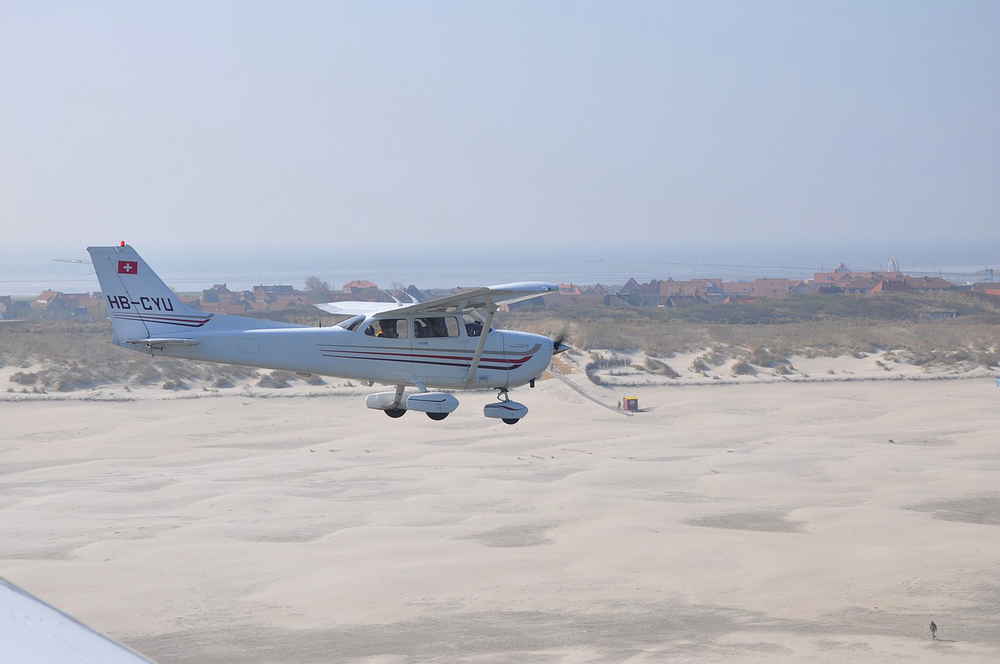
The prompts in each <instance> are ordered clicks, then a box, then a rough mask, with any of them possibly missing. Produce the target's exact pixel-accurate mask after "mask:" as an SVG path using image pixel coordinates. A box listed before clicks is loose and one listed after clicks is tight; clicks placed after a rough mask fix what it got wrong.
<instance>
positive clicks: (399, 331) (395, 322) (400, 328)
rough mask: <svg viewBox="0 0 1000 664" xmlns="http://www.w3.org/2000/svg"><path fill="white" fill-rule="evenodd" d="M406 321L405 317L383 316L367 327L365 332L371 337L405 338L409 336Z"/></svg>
mask: <svg viewBox="0 0 1000 664" xmlns="http://www.w3.org/2000/svg"><path fill="white" fill-rule="evenodd" d="M406 322H407V321H406V319H405V318H383V319H381V320H375V321H372V322H371V324H370V325H369V326H368V327H366V328H365V334H367V335H368V336H369V337H382V338H385V339H405V338H406V337H407V325H406Z"/></svg>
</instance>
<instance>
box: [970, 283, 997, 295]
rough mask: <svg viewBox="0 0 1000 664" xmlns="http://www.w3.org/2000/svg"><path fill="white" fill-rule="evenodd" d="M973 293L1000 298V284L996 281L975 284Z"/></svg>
mask: <svg viewBox="0 0 1000 664" xmlns="http://www.w3.org/2000/svg"><path fill="white" fill-rule="evenodd" d="M972 292H973V293H982V294H983V295H995V296H997V297H1000V283H998V282H995V281H994V282H989V283H983V284H973V285H972Z"/></svg>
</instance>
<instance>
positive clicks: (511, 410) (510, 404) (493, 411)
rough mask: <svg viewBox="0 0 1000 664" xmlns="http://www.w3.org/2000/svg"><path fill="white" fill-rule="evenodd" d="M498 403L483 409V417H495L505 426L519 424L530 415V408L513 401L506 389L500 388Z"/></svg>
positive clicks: (498, 390)
mask: <svg viewBox="0 0 1000 664" xmlns="http://www.w3.org/2000/svg"><path fill="white" fill-rule="evenodd" d="M496 390H497V403H491V404H488V405H487V406H486V407H485V408H483V415H485V416H486V417H495V418H496V419H498V420H500V421H501V422H503V423H504V424H517V423H518V422H520V421H521V418H522V417H524V416H525V415H527V414H528V407H527V406H525V405H524V404H521V403H518V402H516V401H511V399H510V395H509V394H508V393H507V388H506V387H498V388H496Z"/></svg>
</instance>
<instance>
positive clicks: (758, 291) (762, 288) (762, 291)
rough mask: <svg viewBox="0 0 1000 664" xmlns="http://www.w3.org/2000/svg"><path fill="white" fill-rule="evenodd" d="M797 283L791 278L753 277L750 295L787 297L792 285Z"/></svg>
mask: <svg viewBox="0 0 1000 664" xmlns="http://www.w3.org/2000/svg"><path fill="white" fill-rule="evenodd" d="M797 283H798V282H796V281H792V280H791V279H754V282H753V291H752V292H751V295H753V297H770V298H782V297H788V294H789V293H790V292H791V290H792V286H794V285H795V284H797Z"/></svg>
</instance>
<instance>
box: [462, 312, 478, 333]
mask: <svg viewBox="0 0 1000 664" xmlns="http://www.w3.org/2000/svg"><path fill="white" fill-rule="evenodd" d="M462 321H463V322H464V323H465V336H467V337H479V336H482V334H483V321H481V320H477V319H475V318H473V317H472V316H463V317H462Z"/></svg>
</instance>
